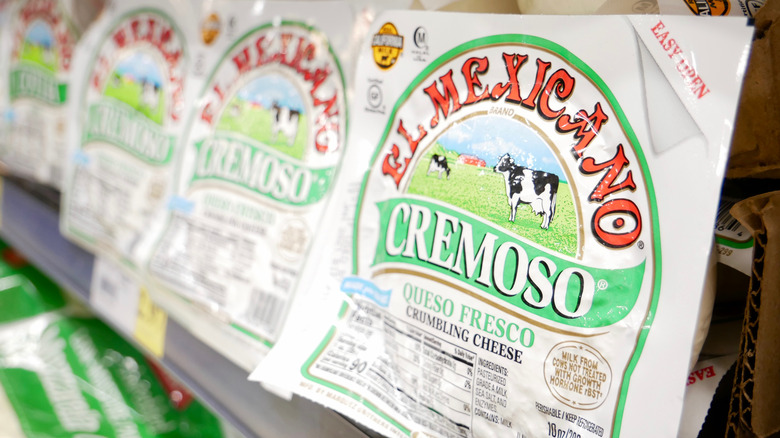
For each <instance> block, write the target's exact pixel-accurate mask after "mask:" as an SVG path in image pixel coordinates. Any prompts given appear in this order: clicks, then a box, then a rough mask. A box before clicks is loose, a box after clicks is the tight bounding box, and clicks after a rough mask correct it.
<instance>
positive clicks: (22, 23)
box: [3, 0, 78, 187]
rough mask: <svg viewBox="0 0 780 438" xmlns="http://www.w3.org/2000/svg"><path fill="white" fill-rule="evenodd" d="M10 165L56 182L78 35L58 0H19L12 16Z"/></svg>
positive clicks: (63, 148)
mask: <svg viewBox="0 0 780 438" xmlns="http://www.w3.org/2000/svg"><path fill="white" fill-rule="evenodd" d="M10 22H11V23H10V25H11V26H12V30H11V33H10V38H11V41H10V44H11V53H10V65H9V71H8V76H7V77H8V83H7V84H6V85H7V90H8V97H9V99H10V104H11V109H12V113H11V121H12V123H11V124H10V127H11V131H10V136H9V139H8V147H7V149H6V150H5V151H4V153H3V159H4V160H5V161H6V162H7V163H8V165H9V166H10V168H11V170H12V171H14V172H18V173H21V174H24V175H27V176H31V177H34V178H36V179H38V180H39V181H42V182H45V183H53V184H54V185H56V186H58V187H59V185H60V184H61V179H62V177H63V167H62V166H63V162H64V157H65V152H66V147H67V145H66V143H65V138H66V121H65V117H66V112H65V108H64V104H65V102H66V100H67V98H68V83H67V82H68V75H69V72H70V70H71V59H72V56H73V50H74V46H75V44H76V41H77V39H78V33H77V31H76V29H75V27H74V26H73V25H72V24H71V23H70V22H69V20H68V18H67V16H66V15H65V13H64V10H63V5H62V3H61V2H57V1H53V0H46V1H23V2H20V4H19V7H18V10H17V11H16V13H15V14H14V16H13V18H12V19H11V20H10Z"/></svg>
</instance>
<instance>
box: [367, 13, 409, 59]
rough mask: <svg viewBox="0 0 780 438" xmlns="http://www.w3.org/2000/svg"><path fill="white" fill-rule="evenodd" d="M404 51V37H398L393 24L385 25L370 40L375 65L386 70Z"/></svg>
mask: <svg viewBox="0 0 780 438" xmlns="http://www.w3.org/2000/svg"><path fill="white" fill-rule="evenodd" d="M403 49H404V37H403V36H401V35H398V29H396V28H395V25H393V23H385V24H384V25H383V26H382V28H381V29H379V33H377V34H376V35H374V37H373V38H372V39H371V50H373V52H374V62H375V63H376V65H377V66H378V67H379V68H381V69H383V70H387V69H388V68H390V67H392V66H394V65H395V62H396V61H397V60H398V57H399V56H401V52H402V51H403Z"/></svg>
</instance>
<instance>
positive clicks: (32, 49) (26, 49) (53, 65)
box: [19, 42, 57, 73]
mask: <svg viewBox="0 0 780 438" xmlns="http://www.w3.org/2000/svg"><path fill="white" fill-rule="evenodd" d="M43 53H44V50H43V47H41V46H37V45H35V44H30V43H28V42H24V43H23V44H22V49H21V50H20V51H19V60H21V61H28V62H32V63H33V64H36V65H39V66H41V67H43V68H45V69H46V70H48V71H50V72H52V73H54V72H56V71H57V53H56V52H55V53H54V56H53V57H52V59H51V60H50V62H46V60H45V59H44V56H43Z"/></svg>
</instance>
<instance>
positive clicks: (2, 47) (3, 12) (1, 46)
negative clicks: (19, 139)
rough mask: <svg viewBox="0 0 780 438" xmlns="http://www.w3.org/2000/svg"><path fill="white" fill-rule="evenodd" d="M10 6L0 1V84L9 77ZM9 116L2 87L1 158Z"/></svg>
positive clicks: (5, 141)
mask: <svg viewBox="0 0 780 438" xmlns="http://www.w3.org/2000/svg"><path fill="white" fill-rule="evenodd" d="M10 6H11V1H10V0H0V83H5V82H6V77H7V75H8V58H9V57H10V53H9V46H8V41H9V40H10V39H11V38H10V37H11V35H10V31H9V30H8V29H9V28H8V18H9V17H8V16H9V13H10V9H11V8H10ZM8 115H9V112H8V90H7V89H6V87H4V86H3V87H0V157H2V156H3V155H5V153H6V147H7V146H6V145H7V141H8V120H9V117H8ZM0 161H2V160H0Z"/></svg>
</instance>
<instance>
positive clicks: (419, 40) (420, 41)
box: [414, 26, 428, 49]
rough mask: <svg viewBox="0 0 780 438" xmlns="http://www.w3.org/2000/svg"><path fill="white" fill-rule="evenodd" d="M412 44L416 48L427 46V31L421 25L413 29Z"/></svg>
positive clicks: (425, 47)
mask: <svg viewBox="0 0 780 438" xmlns="http://www.w3.org/2000/svg"><path fill="white" fill-rule="evenodd" d="M414 45H415V46H416V47H417V48H418V49H427V48H428V31H427V30H425V28H424V27H422V26H420V27H418V28H417V29H415V30H414Z"/></svg>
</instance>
